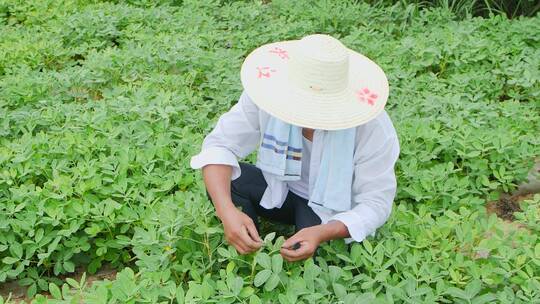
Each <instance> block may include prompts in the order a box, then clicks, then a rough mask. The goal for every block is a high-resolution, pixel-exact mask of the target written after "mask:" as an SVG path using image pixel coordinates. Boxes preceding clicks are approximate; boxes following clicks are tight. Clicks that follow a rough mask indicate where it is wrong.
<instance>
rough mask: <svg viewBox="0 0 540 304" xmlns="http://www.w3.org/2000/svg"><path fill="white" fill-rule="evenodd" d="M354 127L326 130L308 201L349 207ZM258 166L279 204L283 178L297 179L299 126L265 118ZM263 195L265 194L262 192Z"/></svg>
mask: <svg viewBox="0 0 540 304" xmlns="http://www.w3.org/2000/svg"><path fill="white" fill-rule="evenodd" d="M355 136H356V128H350V129H345V130H339V131H325V134H324V137H323V147H324V148H323V152H322V157H321V164H320V167H319V173H318V174H317V180H316V181H315V183H314V189H310V194H311V195H310V200H309V201H310V203H313V204H316V205H320V206H323V207H325V208H328V209H332V210H336V211H347V210H350V209H351V185H352V178H353V154H354V147H355V146H354V145H355ZM257 167H259V168H260V169H261V170H262V171H263V174H264V176H265V179H266V181H267V182H268V188H269V189H267V190H270V191H269V194H268V195H270V196H271V197H272V205H268V206H263V207H265V208H267V209H271V208H275V207H278V208H280V207H281V204H283V201H284V199H285V197H284V196H283V195H286V193H287V191H283V190H284V189H285V187H286V184H285V182H286V181H295V180H299V179H300V175H301V171H302V128H301V127H298V126H293V125H291V124H288V123H286V122H284V121H281V120H279V119H277V118H275V117H271V118H270V119H269V121H268V124H267V126H266V129H265V131H264V134H263V138H262V141H261V146H260V148H259V153H258V156H257ZM265 195H267V194H266V193H265Z"/></svg>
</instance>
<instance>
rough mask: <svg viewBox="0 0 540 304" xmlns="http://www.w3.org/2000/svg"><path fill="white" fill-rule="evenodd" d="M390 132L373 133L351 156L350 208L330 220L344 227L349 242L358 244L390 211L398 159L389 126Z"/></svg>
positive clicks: (397, 147) (395, 184) (395, 139)
mask: <svg viewBox="0 0 540 304" xmlns="http://www.w3.org/2000/svg"><path fill="white" fill-rule="evenodd" d="M390 126H391V130H390V132H386V133H385V132H383V130H380V129H379V130H374V131H373V132H371V134H369V136H367V140H365V141H362V142H361V143H360V145H361V146H362V147H364V148H361V149H360V152H359V153H358V155H357V156H356V157H355V167H354V181H353V186H352V193H353V197H352V201H353V208H352V209H351V210H349V211H346V212H342V213H338V214H336V215H334V216H333V217H332V219H331V220H338V221H341V222H342V223H344V224H345V226H347V229H348V230H349V234H350V236H351V238H350V239H346V242H347V243H349V242H351V241H353V240H354V241H356V242H361V241H363V240H364V239H365V238H366V237H367V236H368V235H374V234H375V231H376V230H377V228H379V227H380V226H382V225H383V224H384V223H385V222H386V221H387V220H388V218H389V216H390V214H391V212H392V204H393V201H394V197H395V195H396V188H397V182H396V176H395V173H394V165H395V163H396V161H397V159H398V156H399V141H398V138H397V136H396V135H395V130H394V129H393V126H392V125H391V123H390Z"/></svg>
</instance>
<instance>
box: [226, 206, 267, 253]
mask: <svg viewBox="0 0 540 304" xmlns="http://www.w3.org/2000/svg"><path fill="white" fill-rule="evenodd" d="M218 216H219V218H220V219H221V222H222V223H223V230H224V231H225V239H226V240H227V242H228V243H229V244H231V245H233V246H234V248H236V250H237V251H238V253H240V254H248V253H251V252H255V251H257V250H258V249H259V248H261V246H262V240H261V238H260V237H259V233H258V232H257V228H256V227H255V224H254V223H253V220H252V219H251V218H250V217H249V216H248V215H247V214H245V213H244V212H242V211H240V210H238V209H236V207H234V206H231V207H229V208H226V209H224V210H222V212H221V213H220V214H219V215H218Z"/></svg>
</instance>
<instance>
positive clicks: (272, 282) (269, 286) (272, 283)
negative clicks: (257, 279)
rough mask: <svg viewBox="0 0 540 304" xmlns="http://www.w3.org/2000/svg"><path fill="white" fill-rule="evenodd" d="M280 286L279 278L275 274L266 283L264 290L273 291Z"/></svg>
mask: <svg viewBox="0 0 540 304" xmlns="http://www.w3.org/2000/svg"><path fill="white" fill-rule="evenodd" d="M278 284H279V276H278V275H277V274H275V273H272V275H271V276H270V278H269V279H268V280H267V281H266V284H265V285H264V290H266V291H272V290H274V289H275V288H276V287H277V285H278Z"/></svg>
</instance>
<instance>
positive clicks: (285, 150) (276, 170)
mask: <svg viewBox="0 0 540 304" xmlns="http://www.w3.org/2000/svg"><path fill="white" fill-rule="evenodd" d="M257 167H259V168H260V169H261V170H262V171H266V172H267V173H270V174H273V175H276V177H277V178H279V179H280V180H282V181H293V180H299V179H300V172H301V169H302V128H300V127H297V126H293V125H291V124H288V123H285V122H284V121H282V120H279V119H277V118H270V120H269V121H268V124H267V125H266V130H265V132H264V135H263V138H262V142H261V147H260V149H259V154H258V157H257Z"/></svg>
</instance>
